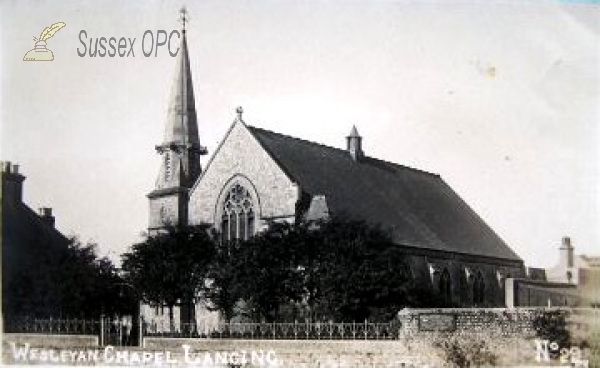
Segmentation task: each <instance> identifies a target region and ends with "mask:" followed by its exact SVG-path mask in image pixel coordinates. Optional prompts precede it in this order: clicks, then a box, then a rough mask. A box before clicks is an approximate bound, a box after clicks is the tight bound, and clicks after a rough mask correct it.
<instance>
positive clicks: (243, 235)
mask: <svg viewBox="0 0 600 368" xmlns="http://www.w3.org/2000/svg"><path fill="white" fill-rule="evenodd" d="M222 209H223V217H222V219H221V236H222V239H223V240H224V241H230V240H236V239H240V240H248V239H249V238H250V237H251V236H252V235H254V220H255V219H254V207H253V202H252V196H251V195H250V192H248V190H247V189H246V188H244V187H243V186H241V185H240V184H237V183H236V184H234V185H233V186H232V187H231V188H230V189H229V191H228V192H227V194H226V196H225V200H224V201H223V208H222Z"/></svg>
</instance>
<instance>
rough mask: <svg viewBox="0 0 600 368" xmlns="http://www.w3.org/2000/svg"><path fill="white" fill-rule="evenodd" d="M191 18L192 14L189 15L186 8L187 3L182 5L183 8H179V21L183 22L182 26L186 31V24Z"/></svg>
mask: <svg viewBox="0 0 600 368" xmlns="http://www.w3.org/2000/svg"><path fill="white" fill-rule="evenodd" d="M189 19H190V16H189V15H188V11H187V9H186V8H185V5H184V6H182V7H181V9H180V10H179V21H180V22H181V26H182V27H183V31H184V32H185V25H186V23H187V22H188V20H189Z"/></svg>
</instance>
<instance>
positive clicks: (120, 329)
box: [100, 317, 137, 346]
mask: <svg viewBox="0 0 600 368" xmlns="http://www.w3.org/2000/svg"><path fill="white" fill-rule="evenodd" d="M100 324H101V327H100V345H101V346H106V345H111V346H134V345H137V339H136V336H134V335H135V330H134V329H133V323H132V318H131V317H121V318H111V317H103V318H102V319H101V323H100Z"/></svg>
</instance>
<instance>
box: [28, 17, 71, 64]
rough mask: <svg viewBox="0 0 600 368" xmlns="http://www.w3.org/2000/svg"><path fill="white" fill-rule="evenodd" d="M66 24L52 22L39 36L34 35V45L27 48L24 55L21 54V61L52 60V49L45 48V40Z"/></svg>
mask: <svg viewBox="0 0 600 368" xmlns="http://www.w3.org/2000/svg"><path fill="white" fill-rule="evenodd" d="M64 26H66V24H65V23H64V22H58V23H54V24H53V25H51V26H50V27H46V28H45V29H44V30H43V31H42V34H41V35H40V38H39V39H38V38H36V37H34V38H33V40H34V41H36V43H35V47H34V48H33V49H32V50H29V51H28V52H27V53H26V54H25V56H23V61H52V60H54V54H53V53H52V51H50V50H48V49H47V48H46V40H47V39H49V38H50V37H52V36H54V34H55V33H56V32H58V31H59V30H60V29H61V28H63V27H64Z"/></svg>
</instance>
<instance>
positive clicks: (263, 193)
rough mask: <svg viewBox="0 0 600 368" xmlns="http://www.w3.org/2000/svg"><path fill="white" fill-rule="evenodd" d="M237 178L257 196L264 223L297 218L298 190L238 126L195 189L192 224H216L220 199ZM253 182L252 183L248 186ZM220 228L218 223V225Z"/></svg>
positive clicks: (208, 166)
mask: <svg viewBox="0 0 600 368" xmlns="http://www.w3.org/2000/svg"><path fill="white" fill-rule="evenodd" d="M236 178H239V179H240V180H241V182H242V184H244V185H251V186H252V188H247V189H248V190H249V191H250V192H253V193H255V194H256V196H257V197H258V198H255V199H254V200H255V201H257V202H258V203H257V204H258V207H259V208H257V209H255V213H257V214H258V218H260V219H261V220H260V221H259V223H258V224H257V227H256V228H257V229H260V228H261V227H262V226H264V224H265V222H266V220H267V219H280V218H287V219H293V218H294V215H295V206H296V201H297V199H298V187H297V186H296V184H295V183H293V182H292V181H291V180H290V179H289V178H288V177H287V175H286V174H285V173H284V172H283V171H282V170H281V168H280V167H279V166H278V165H277V163H276V162H275V161H274V160H273V159H272V158H271V156H270V155H269V154H268V153H267V152H266V151H265V150H264V149H263V147H262V146H261V145H260V143H259V142H258V141H256V139H255V138H254V137H253V136H252V134H251V133H250V132H249V131H248V129H247V128H246V127H245V126H244V125H243V124H242V123H240V122H236V123H234V125H233V126H232V128H231V130H230V132H229V133H228V135H227V136H226V137H225V139H224V141H223V143H222V144H221V146H220V147H219V148H218V151H217V152H216V153H215V155H214V156H213V158H212V159H211V161H210V162H209V164H208V165H207V167H206V169H205V171H204V173H203V174H202V176H201V177H200V179H199V181H198V182H197V183H196V186H195V187H194V188H192V192H191V194H190V203H189V216H190V217H189V221H190V223H192V224H199V223H209V224H215V216H216V215H217V213H218V206H220V205H221V204H220V203H219V200H220V198H221V196H222V195H223V193H224V191H226V190H227V189H228V188H229V187H230V185H232V184H233V183H234V182H235V180H236ZM248 183H250V184H248ZM215 225H217V226H218V221H217V224H215Z"/></svg>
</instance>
